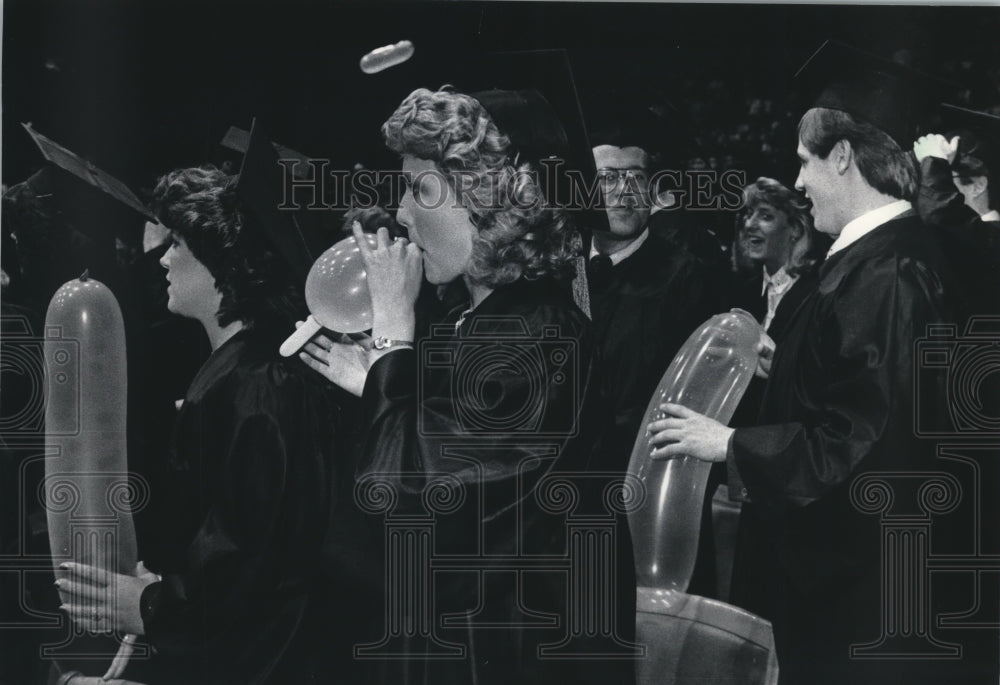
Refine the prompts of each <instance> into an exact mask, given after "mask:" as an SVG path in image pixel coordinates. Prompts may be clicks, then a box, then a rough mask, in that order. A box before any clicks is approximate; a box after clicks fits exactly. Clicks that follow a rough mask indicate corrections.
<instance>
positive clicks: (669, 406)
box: [660, 402, 698, 419]
mask: <svg viewBox="0 0 1000 685" xmlns="http://www.w3.org/2000/svg"><path fill="white" fill-rule="evenodd" d="M660 409H662V410H663V411H665V412H666V413H668V414H670V415H671V416H678V417H680V418H682V419H689V418H691V417H693V416H698V413H697V412H694V411H691V410H690V409H688V408H687V407H685V406H684V405H683V404H673V403H672V402H665V403H664V404H661V405H660Z"/></svg>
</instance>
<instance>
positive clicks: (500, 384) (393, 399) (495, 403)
mask: <svg viewBox="0 0 1000 685" xmlns="http://www.w3.org/2000/svg"><path fill="white" fill-rule="evenodd" d="M539 355H540V356H539ZM592 357H593V351H592V339H591V329H590V323H589V321H588V320H587V318H586V316H585V315H584V314H583V312H581V311H580V309H579V308H578V307H576V305H575V304H574V303H573V300H572V295H571V293H570V292H569V290H568V289H567V288H564V287H562V286H561V285H559V284H558V283H556V282H554V281H549V280H544V279H543V280H539V281H534V282H529V281H525V280H519V281H517V282H515V283H512V284H510V285H506V286H502V287H499V288H497V289H496V290H494V291H493V292H492V293H491V294H490V295H489V296H488V297H487V298H486V299H485V300H484V301H483V302H481V303H480V304H479V306H478V307H477V308H476V309H475V311H474V312H472V313H471V314H470V315H468V316H467V317H466V318H465V320H464V322H463V323H462V325H461V327H460V329H459V331H458V332H457V333H456V332H455V328H454V326H453V325H450V324H449V325H445V326H444V327H443V328H442V329H439V330H437V331H436V332H435V333H434V334H433V335H431V336H430V337H429V338H428V339H426V340H424V341H422V343H421V345H420V350H419V351H417V350H407V349H404V350H399V351H394V352H391V353H389V354H387V355H385V356H384V357H382V358H381V359H379V360H378V361H376V362H375V363H374V364H373V365H372V367H371V369H370V371H369V374H368V378H367V381H366V384H365V389H364V394H363V398H362V411H363V421H362V431H363V434H364V436H365V438H364V440H363V443H362V449H361V460H360V468H359V488H361V487H362V486H363V484H364V483H365V482H367V480H366V479H368V478H372V477H375V478H380V479H383V480H387V481H388V487H389V489H390V490H392V492H393V493H394V494H393V496H392V499H393V501H394V506H393V508H392V511H391V512H390V513H389V515H388V516H387V517H385V518H384V519H383V518H382V517H381V516H379V517H378V518H377V520H378V522H379V523H381V522H382V521H383V520H384V521H385V527H383V528H381V529H373V530H374V534H378V535H380V536H382V537H385V538H387V539H388V536H389V535H390V533H389V532H388V528H389V526H390V525H398V524H400V521H401V517H417V518H416V519H410V520H425V521H428V520H431V519H432V520H433V533H432V537H431V541H432V542H431V543H430V545H431V547H430V550H429V552H428V553H429V554H432V555H433V557H434V562H433V563H434V564H437V565H440V564H442V563H443V562H444V561H445V557H446V556H447V555H451V557H452V558H453V559H454V557H455V556H456V555H457V556H459V557H464V558H466V561H465V562H462V563H458V562H453V563H452V565H451V568H452V571H448V570H447V569H444V570H441V571H437V570H436V571H434V572H431V571H430V570H428V569H427V565H428V564H429V563H430V562H428V561H426V560H425V561H424V562H414V563H411V564H410V565H408V566H407V567H406V569H407V570H410V571H412V570H417V571H420V572H421V573H422V576H421V577H420V578H419V579H417V580H414V581H413V584H411V585H408V586H407V587H408V588H410V592H413V591H414V588H416V591H418V592H419V591H421V590H422V591H424V592H427V591H430V590H433V592H434V593H435V596H434V599H433V601H431V600H430V599H427V600H426V601H427V604H426V605H424V606H425V611H427V612H430V615H429V616H426V614H425V618H426V620H427V623H426V624H425V623H422V622H421V621H419V619H420V618H421V617H420V616H417V615H415V612H416V613H417V614H419V613H420V612H419V611H416V610H415V609H413V608H412V607H411V609H409V610H405V611H403V613H402V616H403V618H402V619H401V620H402V621H403V622H402V623H395V624H393V625H394V627H388V628H387V631H388V632H387V634H388V635H389V636H390V637H394V638H395V639H392V640H390V641H389V643H388V644H387V645H385V646H384V647H385V650H387V651H392V650H396V652H397V653H400V652H404V653H406V654H408V655H409V657H408V658H406V659H395V660H394V659H392V658H389V657H386V658H380V659H379V658H378V657H377V655H376V658H377V660H376V661H374V662H373V670H374V671H375V673H373V674H372V675H371V676H370V682H405V683H433V684H434V685H439V684H448V683H461V684H463V685H464V684H465V683H497V684H500V683H512V682H525V683H546V684H547V685H548V684H551V683H555V682H574V683H586V682H601V683H607V682H615V683H627V682H631V680H632V679H633V678H634V675H633V667H632V663H631V661H622V660H607V659H596V660H595V659H591V660H581V659H575V658H574V659H568V660H566V659H552V658H544V657H542V658H539V657H538V656H537V649H538V647H539V646H540V645H542V644H551V643H557V642H559V641H560V640H561V639H562V638H563V637H565V635H566V633H567V630H568V628H569V627H570V622H569V617H568V614H567V612H568V609H567V602H568V591H567V584H566V583H567V580H568V576H567V575H566V574H565V572H564V571H561V570H558V569H554V570H553V569H551V568H550V570H549V571H545V570H544V568H543V570H542V571H540V572H531V571H530V568H531V565H532V564H533V563H535V564H536V565H538V564H537V562H532V561H530V559H529V557H530V556H532V555H539V554H547V555H556V556H557V557H565V555H566V553H567V552H566V549H567V548H566V539H567V535H566V526H567V517H566V514H565V513H556V514H553V513H552V512H551V511H546V510H545V508H544V506H540V505H539V502H540V501H542V502H551V501H553V500H552V497H553V496H554V497H556V498H558V495H552V493H551V491H549V490H548V489H547V488H543V489H542V490H539V489H538V484H539V481H540V480H541V479H542V478H544V477H545V476H546V475H550V474H555V473H560V474H564V475H565V476H566V478H567V480H569V481H571V482H573V485H572V486H571V487H570V489H571V490H573V491H575V492H577V494H578V495H579V500H577V501H578V504H579V506H580V507H588V506H589V505H590V504H591V501H590V498H589V496H588V491H587V487H586V486H587V483H586V475H585V473H584V472H585V470H586V468H587V465H588V459H589V456H590V445H591V442H592V437H591V435H590V432H591V430H592V429H593V427H594V425H595V422H594V421H593V420H592V419H590V418H588V417H589V413H590V411H591V410H590V408H589V407H590V406H591V405H590V402H591V396H592V392H591V390H592V388H591V383H592V381H591V363H592ZM435 480H437V481H439V482H440V483H441V484H442V485H443V486H444V487H430V488H428V485H429V484H432V483H434V482H435ZM449 488H450V489H449ZM456 489H457V490H456ZM543 491H544V492H543ZM456 492H460V493H461V495H456ZM448 493H450V494H448ZM544 493H549V494H544ZM550 495H552V496H550ZM372 499H373V501H375V500H378V499H379V498H378V497H373V498H372ZM381 501H383V502H384V501H386V500H384V499H383V500H381ZM449 502H450V503H451V504H450V505H449V504H447V503H449ZM550 508H551V507H550ZM580 514H581V511H579V510H576V511H575V514H573V515H577V516H578V515H580ZM606 518H607V516H606V515H605V519H606ZM402 524H403V525H408V524H407V523H406V522H405V521H403V522H402ZM391 539H395V538H391ZM387 544H388V543H387ZM605 553H610V550H606V551H605ZM557 563H558V562H557ZM590 563H595V564H596V563H597V561H596V560H595V561H592V562H590ZM505 566H506V567H507V568H511V567H512V566H513V568H519V567H520V568H524V569H529V570H528V571H525V572H523V573H521V574H519V575H518V574H516V573H514V572H513V571H505V570H503V569H504V567H505ZM541 566H542V567H545V564H541ZM396 568H397V567H395V566H393V564H392V560H391V559H390V560H389V564H388V566H387V571H386V573H387V575H386V582H387V584H388V586H389V587H388V588H387V593H391V592H392V591H393V590H392V588H395V585H394V583H395V582H396V580H395V579H398V578H399V577H400V575H399V574H400V571H398V570H393V569H396ZM481 575H482V580H480V576H481ZM515 579H517V580H518V581H519V583H520V584H521V585H522V588H521V589H520V591H519V590H518V588H517V587H516V585H515ZM610 590H611V588H607V590H606V591H610ZM411 597H412V595H411ZM413 603H414V604H416V603H417V601H416V600H413ZM633 606H634V605H633ZM539 611H542V612H550V613H552V614H555V615H556V616H558V617H559V618H558V625H551V626H537V624H538V621H539V615H538V614H537V613H532V612H539ZM461 612H472V614H473V618H474V621H475V622H478V625H472V626H470V625H463V624H464V623H468V622H467V621H465V620H464V619H461V618H459V619H458V621H457V623H454V621H455V614H456V613H461ZM444 614H451V615H452V618H451V619H449V623H447V624H446V623H445V622H444V621H443V615H444ZM414 620H416V621H418V623H417V625H424V626H425V627H427V630H431V631H432V632H434V633H435V634H436V638H432V637H430V636H426V635H425V637H424V638H423V639H421V637H420V636H419V635H414V634H413V633H408V632H407V631H406V630H405V629H404V627H405V625H407V621H414ZM512 621H522V625H521V626H516V625H510V624H511V622H512ZM488 623H493V626H492V627H490V626H488V625H484V624H488ZM401 626H403V627H401ZM631 630H632V631H634V625H633V626H631ZM392 631H395V633H393V632H392ZM623 632H624V629H623ZM400 633H402V634H400ZM433 639H437V640H438V641H439V642H438V643H434V642H433ZM442 641H443V642H446V643H450V644H451V645H452V646H455V645H459V646H462V647H464V653H462V654H456V653H455V652H454V651H451V652H448V653H447V654H446V657H445V658H443V659H433V658H431V657H432V655H433V654H440V653H441V652H442V651H446V652H447V649H448V648H442V647H441V646H440V643H441V642H442ZM384 653H385V652H381V654H384ZM449 655H450V656H449Z"/></svg>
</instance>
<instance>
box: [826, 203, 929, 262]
mask: <svg viewBox="0 0 1000 685" xmlns="http://www.w3.org/2000/svg"><path fill="white" fill-rule="evenodd" d="M909 209H913V205H911V204H910V203H909V201H907V200H896V201H895V202H890V203H889V204H887V205H882V206H881V207H879V208H878V209H873V210H872V211H870V212H865V213H864V214H862V215H861V216H859V217H858V218H857V219H854V220H853V221H850V222H848V224H847V225H846V226H844V230H843V231H841V232H840V235H839V236H837V239H836V240H835V241H833V245H831V246H830V251H829V252H827V253H826V256H827V257H829V256H830V255H832V254H834V253H835V252H840V251H841V250H843V249H844V248H845V247H847V246H848V245H851V244H852V243H854V242H855V241H857V240H859V239H861V238H863V237H864V236H866V235H868V234H869V233H871V232H872V231H874V230H875V229H876V228H878V227H879V226H881V225H882V224H884V223H886V222H887V221H891V220H892V219H895V218H896V217H897V216H899V215H900V214H902V213H903V212H905V211H907V210H909Z"/></svg>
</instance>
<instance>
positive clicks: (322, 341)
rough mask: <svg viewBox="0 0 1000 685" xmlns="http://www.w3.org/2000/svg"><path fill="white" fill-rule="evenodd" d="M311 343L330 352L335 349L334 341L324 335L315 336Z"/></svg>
mask: <svg viewBox="0 0 1000 685" xmlns="http://www.w3.org/2000/svg"><path fill="white" fill-rule="evenodd" d="M310 342H312V343H314V344H316V345H318V346H319V347H321V348H323V349H324V350H329V349H330V348H331V347H333V340H331V339H330V338H329V337H328V336H326V335H324V334H322V333H317V334H316V335H314V336H313V337H312V340H311V341H310Z"/></svg>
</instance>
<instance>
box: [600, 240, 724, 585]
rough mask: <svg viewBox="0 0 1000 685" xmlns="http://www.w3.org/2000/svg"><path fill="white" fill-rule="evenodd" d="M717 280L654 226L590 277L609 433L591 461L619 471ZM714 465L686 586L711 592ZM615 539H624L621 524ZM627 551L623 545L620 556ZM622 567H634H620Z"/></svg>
mask: <svg viewBox="0 0 1000 685" xmlns="http://www.w3.org/2000/svg"><path fill="white" fill-rule="evenodd" d="M722 287H723V286H722V284H721V283H718V282H713V280H712V277H711V272H710V271H709V269H708V268H707V267H706V266H704V265H703V264H702V263H701V262H700V261H699V260H698V259H697V258H696V257H695V256H694V255H692V254H691V253H690V252H688V251H687V250H685V249H683V248H682V247H680V246H679V245H677V244H671V243H668V242H667V241H665V240H664V239H662V238H661V237H660V236H658V235H657V234H655V233H651V234H650V235H649V237H648V238H647V239H646V241H645V242H644V243H643V244H642V245H641V246H640V247H639V249H638V250H636V251H635V253H634V254H632V255H630V256H628V257H626V258H625V259H623V260H622V261H621V262H619V263H618V264H617V265H615V266H614V267H613V268H612V269H611V272H610V278H608V279H606V280H605V281H599V280H596V279H595V280H593V281H592V282H591V283H590V310H591V315H592V317H593V320H594V340H595V346H596V351H597V355H598V359H599V377H600V384H601V393H600V394H601V398H602V402H601V404H602V410H603V411H604V412H606V416H605V417H604V420H605V421H606V422H607V423H608V428H607V432H606V433H605V435H604V437H603V438H602V439H601V441H600V442H599V443H598V445H597V448H596V449H597V454H596V462H595V463H596V464H599V465H600V468H602V469H604V470H607V471H610V472H621V473H624V472H625V470H626V469H627V467H628V462H629V458H630V457H631V455H632V448H633V446H634V445H635V440H636V437H637V436H638V434H639V431H640V430H641V429H642V428H643V426H641V423H642V420H643V416H644V414H645V412H646V405H647V404H649V400H650V398H651V397H652V396H653V391H655V390H656V386H657V385H658V384H659V382H660V378H661V377H662V376H663V373H664V372H665V371H666V370H667V367H668V366H669V365H670V362H671V361H673V358H674V356H675V355H676V354H677V352H678V350H680V348H681V346H682V345H683V344H684V343H685V342H686V341H687V339H688V337H689V336H690V335H691V334H692V333H693V332H694V331H695V330H696V329H697V328H698V327H699V326H700V325H701V324H703V323H704V322H705V321H706V320H707V319H708V318H709V317H710V316H712V315H713V314H716V313H718V312H719V311H721V296H720V293H721V292H723V291H722ZM720 473H721V469H715V470H713V478H712V479H711V480H710V483H709V487H708V488H707V491H706V497H705V501H706V504H705V510H704V515H703V517H702V535H701V539H700V541H699V545H698V561H697V563H696V565H695V569H694V573H693V577H692V580H691V584H690V586H689V587H688V591H689V592H691V593H692V594H697V595H703V596H707V597H714V596H716V594H717V593H716V589H715V587H716V579H715V567H714V555H713V553H712V549H713V545H712V537H711V498H712V494H713V491H714V489H715V485H716V484H717V483H718V482H719V481H720V480H721V478H719V474H720ZM618 537H619V539H620V540H621V541H622V542H625V540H626V539H627V537H628V535H627V533H626V532H625V531H624V530H623V531H622V532H621V533H620V534H619V536H618ZM630 555H631V550H630V549H624V548H623V549H622V552H621V556H623V557H626V556H630ZM620 572H621V573H622V574H628V573H634V567H633V568H632V569H627V568H622V569H620Z"/></svg>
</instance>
